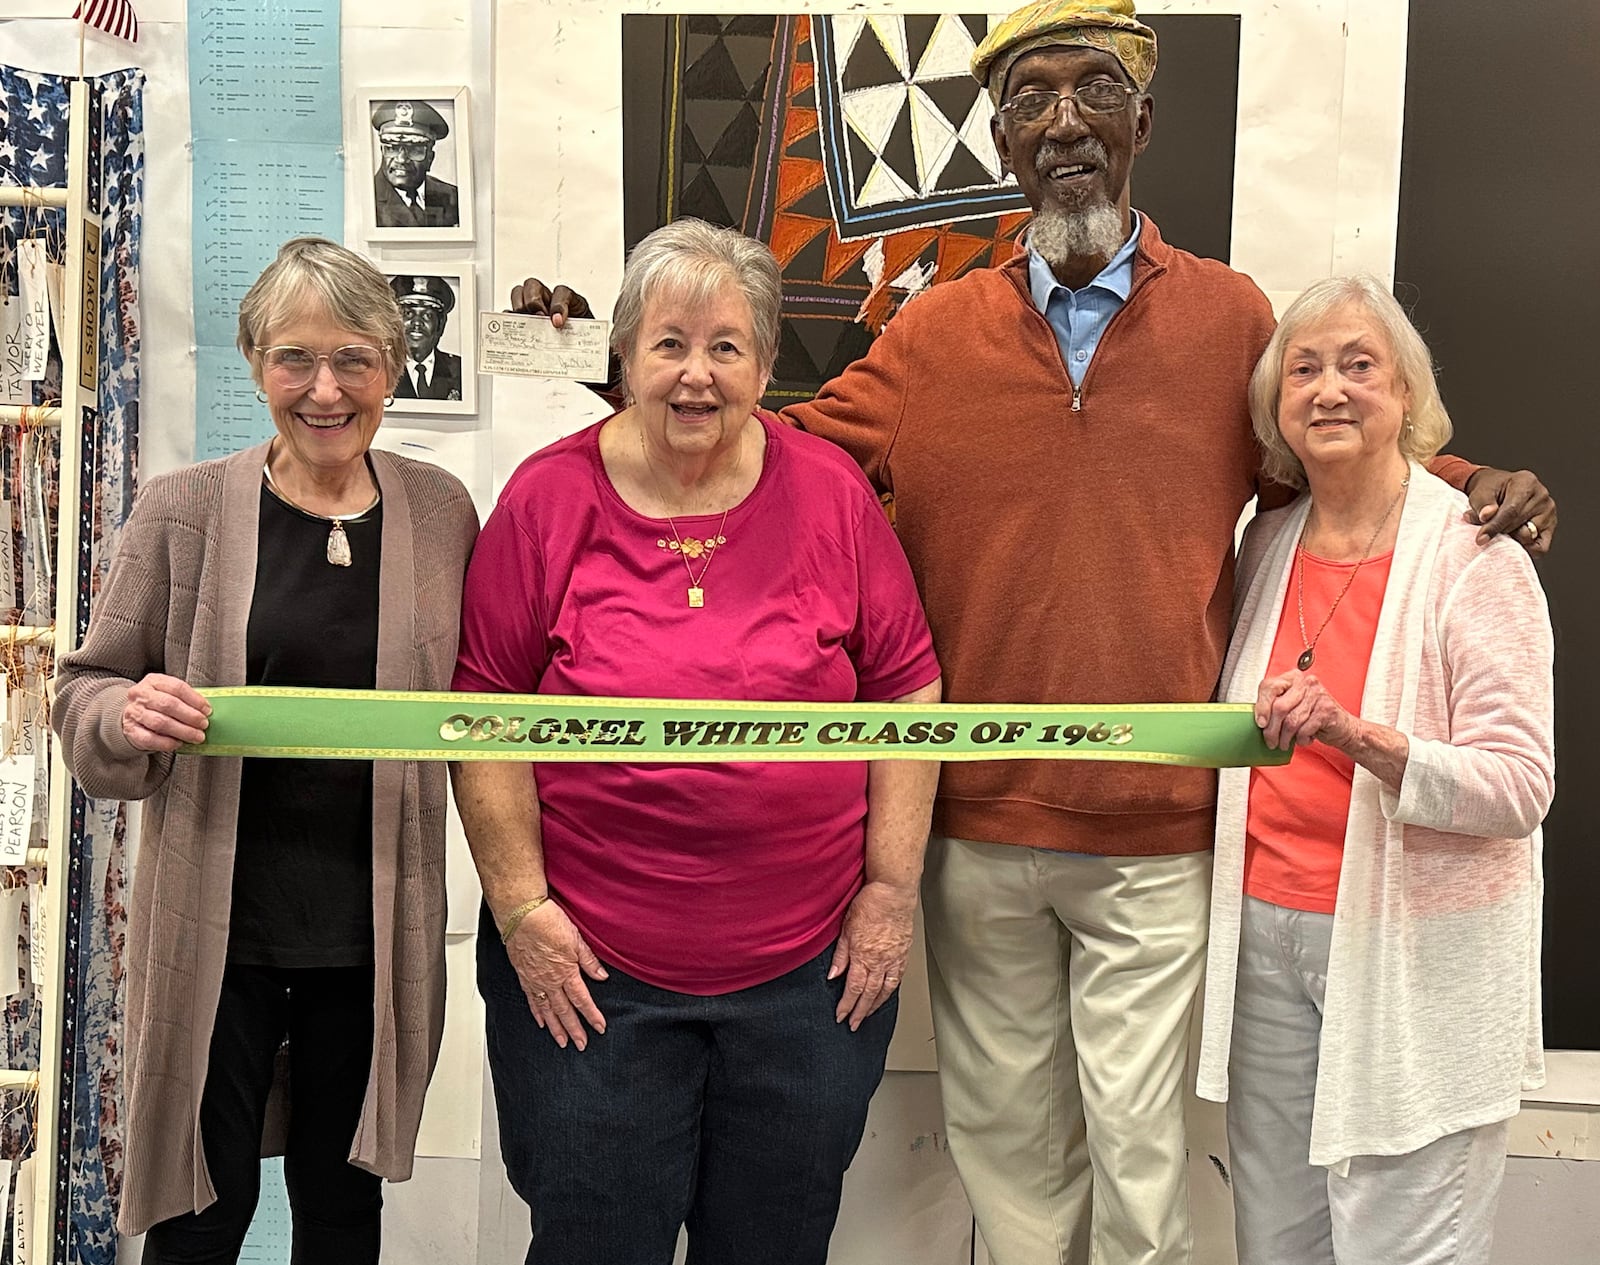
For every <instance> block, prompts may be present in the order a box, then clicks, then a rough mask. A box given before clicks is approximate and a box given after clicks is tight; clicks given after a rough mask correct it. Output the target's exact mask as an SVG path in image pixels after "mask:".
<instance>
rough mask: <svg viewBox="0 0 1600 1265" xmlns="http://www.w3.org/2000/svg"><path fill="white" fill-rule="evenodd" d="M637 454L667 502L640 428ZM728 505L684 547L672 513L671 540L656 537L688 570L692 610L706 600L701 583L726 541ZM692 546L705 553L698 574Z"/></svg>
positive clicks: (670, 524) (668, 516)
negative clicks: (712, 527) (706, 531)
mask: <svg viewBox="0 0 1600 1265" xmlns="http://www.w3.org/2000/svg"><path fill="white" fill-rule="evenodd" d="M639 455H640V456H641V457H643V458H644V466H645V469H646V470H648V471H649V472H650V482H651V483H653V484H655V489H656V495H657V496H659V497H661V503H662V504H663V505H665V504H666V503H667V498H666V497H665V496H663V495H662V492H661V481H660V480H659V479H657V478H656V468H655V466H653V465H651V464H650V453H649V451H648V450H647V449H646V448H645V446H644V431H643V430H641V431H640V432H639ZM732 508H733V507H732V506H731V505H730V506H729V507H728V509H732ZM728 509H725V510H723V511H722V521H721V522H720V523H718V524H717V530H716V532H715V533H714V534H712V535H710V536H707V537H706V538H705V539H704V540H701V539H700V538H699V537H697V536H690V537H689V539H688V541H687V546H688V547H687V548H686V547H685V541H684V539H683V537H681V536H680V535H678V524H677V522H676V521H674V519H673V517H672V515H671V514H668V515H667V516H666V518H667V526H668V527H670V528H671V529H672V543H671V544H668V543H667V541H666V539H665V538H661V539H658V540H657V541H656V547H657V548H658V549H670V550H672V552H673V553H675V554H677V555H678V557H679V558H680V559H681V560H682V562H683V569H684V570H685V571H686V572H688V573H689V608H690V609H691V610H700V609H701V608H702V607H704V606H705V604H706V590H705V583H704V581H705V578H706V572H707V571H709V570H711V559H712V558H714V557H716V553H717V550H718V549H719V548H721V547H722V546H723V545H725V544H727V543H728V538H727V537H726V536H724V535H723V534H722V529H723V528H724V527H726V526H727V525H728ZM691 550H692V551H693V552H694V554H695V556H696V557H699V556H700V555H701V554H704V555H705V562H703V563H702V564H701V566H700V574H699V575H696V574H695V573H694V568H693V567H692V566H690V565H689V554H690V551H691Z"/></svg>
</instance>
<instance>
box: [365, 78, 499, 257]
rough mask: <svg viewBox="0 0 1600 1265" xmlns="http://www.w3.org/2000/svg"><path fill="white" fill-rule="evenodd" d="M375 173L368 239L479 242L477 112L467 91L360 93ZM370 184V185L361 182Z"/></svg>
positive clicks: (378, 90)
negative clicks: (475, 224) (475, 232)
mask: <svg viewBox="0 0 1600 1265" xmlns="http://www.w3.org/2000/svg"><path fill="white" fill-rule="evenodd" d="M357 112H358V115H359V118H360V120H361V125H362V127H363V129H364V130H365V133H366V136H367V144H368V150H369V154H370V167H369V170H370V171H371V172H372V184H371V190H372V192H371V196H370V198H369V199H367V201H366V211H365V237H366V239H367V240H368V241H373V242H391V241H393V242H399V241H433V242H468V241H471V240H472V207H473V203H472V120H471V114H472V111H471V109H470V108H469V102H468V94H467V89H465V88H371V89H368V90H366V91H365V92H363V93H361V94H360V95H359V96H358V98H357ZM360 183H361V184H362V186H363V188H364V187H365V185H366V182H365V181H364V180H363V181H361V182H360Z"/></svg>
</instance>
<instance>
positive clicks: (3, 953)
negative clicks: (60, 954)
mask: <svg viewBox="0 0 1600 1265" xmlns="http://www.w3.org/2000/svg"><path fill="white" fill-rule="evenodd" d="M27 894H28V889H27V888H25V887H5V888H0V998H5V997H14V996H16V995H17V994H18V993H20V992H21V991H22V952H21V949H22V901H23V898H24V897H25V896H26V895H27ZM4 1219H5V1213H4V1212H3V1211H0V1222H3V1221H4Z"/></svg>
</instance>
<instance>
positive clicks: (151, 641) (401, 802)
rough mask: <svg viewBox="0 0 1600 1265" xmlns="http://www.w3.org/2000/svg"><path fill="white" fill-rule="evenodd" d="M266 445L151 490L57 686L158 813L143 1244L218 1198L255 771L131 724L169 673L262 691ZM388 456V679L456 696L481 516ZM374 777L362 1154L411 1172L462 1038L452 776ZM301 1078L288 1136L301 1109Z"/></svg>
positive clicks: (144, 867) (138, 978)
mask: <svg viewBox="0 0 1600 1265" xmlns="http://www.w3.org/2000/svg"><path fill="white" fill-rule="evenodd" d="M266 451H267V446H266V445H265V444H263V445H261V446H259V447H256V448H252V449H249V450H247V451H245V452H241V453H236V454H235V455H233V456H231V457H226V458H222V459H219V460H215V461H206V462H202V463H200V464H198V465H194V466H190V467H188V468H187V469H184V470H179V471H177V472H175V473H173V474H168V475H163V476H161V477H159V478H156V479H153V480H151V481H150V483H149V484H148V486H146V488H145V489H144V490H143V492H142V493H141V494H140V496H139V498H138V500H137V502H136V503H135V505H134V508H133V512H132V514H131V515H130V516H129V518H128V522H127V525H126V526H125V527H124V529H123V532H122V538H121V540H120V541H119V543H118V548H117V554H116V558H115V561H114V562H113V564H112V567H111V572H110V575H109V577H108V579H107V581H106V585H105V589H104V591H103V592H102V593H101V595H100V597H99V600H98V602H97V603H96V606H95V611H94V617H93V620H92V622H91V623H90V626H89V632H88V636H87V637H86V639H85V640H84V643H83V645H82V647H81V648H80V649H78V650H77V651H75V652H74V653H72V654H70V655H67V656H65V657H64V658H63V659H62V662H61V665H60V669H59V673H58V677H57V684H56V701H55V707H54V711H53V714H52V717H51V720H52V724H53V725H54V727H55V730H56V732H57V733H58V734H59V735H60V738H61V741H62V743H63V748H64V751H65V754H66V760H67V764H68V766H69V767H70V768H71V769H72V772H73V775H74V776H75V777H76V778H77V779H78V781H79V782H80V783H81V784H82V786H83V789H84V791H85V792H86V793H87V794H89V795H92V796H96V797H99V798H106V799H129V800H139V799H142V800H146V801H147V802H146V804H145V807H144V821H143V835H142V844H141V847H140V853H139V858H138V863H137V866H136V867H135V873H134V885H133V900H132V905H131V907H130V909H129V918H128V1014H127V1032H126V1047H125V1057H126V1064H125V1081H124V1084H125V1089H126V1096H127V1177H126V1181H125V1184H124V1186H123V1193H122V1206H121V1209H120V1212H119V1215H118V1220H117V1224H118V1227H119V1228H120V1229H121V1230H122V1232H123V1233H124V1234H138V1233H141V1232H143V1231H144V1230H145V1229H146V1228H147V1227H149V1226H150V1225H152V1224H153V1223H155V1222H157V1221H161V1220H164V1219H166V1218H168V1217H172V1216H176V1215H178V1214H180V1213H186V1212H190V1211H196V1212H198V1211H200V1210H201V1209H203V1208H205V1207H206V1206H207V1205H209V1204H211V1203H213V1202H214V1201H215V1199H216V1192H215V1190H214V1189H213V1187H212V1184H211V1178H210V1174H209V1173H208V1172H207V1169H206V1162H205V1151H204V1148H203V1145H202V1142H201V1138H200V1094H201V1090H202V1089H203V1088H204V1086H205V1082H206V1066H207V1061H208V1057H209V1052H210V1043H211V1029H212V1025H213V1023H214V1022H215V1019H216V1013H217V1001H218V998H219V996H220V995H221V991H222V970H223V965H224V963H225V961H226V958H227V949H228V919H229V906H230V903H231V899H232V888H233V860H234V843H235V838H234V836H235V829H236V826H237V822H238V811H239V774H240V767H241V761H240V760H238V759H236V758H224V757H211V756H190V755H181V756H172V755H161V754H152V753H149V752H145V751H140V750H138V749H136V748H135V747H133V746H132V745H131V744H130V743H129V742H128V741H127V739H126V738H125V737H124V736H123V733H122V729H121V725H120V715H121V712H122V707H123V703H124V701H125V700H126V698H127V693H128V689H129V686H130V685H131V684H133V683H134V682H136V681H138V680H139V679H140V678H141V677H143V676H144V675H145V674H146V673H149V672H165V673H169V674H170V675H172V676H177V677H182V678H183V679H184V680H186V681H188V682H189V683H190V684H191V685H193V686H194V687H195V688H196V689H198V690H200V691H201V692H202V693H204V692H205V689H206V687H207V686H221V685H241V684H243V683H244V679H245V627H246V623H247V621H248V619H249V616H250V602H251V597H252V594H253V592H254V587H255V576H256V534H257V525H258V519H259V514H260V509H259V506H260V496H261V466H262V462H263V461H264V459H265V457H266ZM371 455H372V465H373V469H374V471H375V472H376V474H377V479H378V487H379V490H380V491H381V492H382V494H383V559H382V570H381V576H380V579H379V587H378V664H377V686H378V688H379V689H391V690H406V689H410V690H437V689H447V688H449V682H450V673H451V670H452V667H453V665H454V663H455V655H456V637H457V632H458V622H459V617H460V598H461V577H462V574H463V572H464V571H465V568H466V563H467V556H468V554H469V553H470V552H471V549H472V543H473V540H474V539H475V538H476V536H477V530H478V523H477V516H476V514H475V512H474V511H473V507H472V501H471V498H469V497H468V495H467V492H466V489H465V488H463V487H462V486H461V484H460V483H459V482H458V481H457V480H456V479H454V478H453V477H452V476H450V475H448V474H446V473H445V472H444V471H442V470H440V469H438V468H436V467H434V466H429V465H424V464H422V463H420V462H416V461H408V460H406V459H405V458H403V457H397V456H393V455H391V454H389V453H384V452H376V451H375V452H373V453H372V454H371ZM372 781H373V797H372V803H373V809H372V872H373V874H372V914H373V932H374V941H373V954H374V967H375V971H374V977H375V979H376V980H377V987H376V989H375V996H374V1002H373V1007H374V1034H375V1037H374V1042H373V1053H372V1069H371V1073H370V1076H369V1079H368V1081H367V1093H366V1099H365V1101H364V1103H363V1105H362V1111H361V1121H360V1124H359V1125H358V1127H357V1130H356V1134H355V1137H354V1139H353V1140H352V1142H351V1146H350V1162H351V1163H352V1164H355V1165H357V1166H358V1167H360V1168H363V1169H366V1170H368V1171H369V1172H373V1173H376V1174H378V1175H380V1176H382V1177H386V1178H388V1179H390V1180H391V1181H403V1180H405V1179H406V1178H408V1177H410V1176H411V1165H412V1152H413V1150H414V1148H415V1145H416V1137H417V1128H418V1125H419V1123H420V1121H421V1117H422V1099H423V1094H424V1092H425V1091H426V1089H427V1085H428V1079H429V1077H430V1076H431V1075H432V1073H433V1066H434V1061H435V1059H436V1057H437V1055H438V1051H439V1040H440V1036H441V1033H442V1031H443V1027H444V979H445V976H444V920H445V888H444V821H445V793H446V792H445V782H446V775H445V768H444V765H442V764H415V763H398V762H390V761H378V762H375V763H374V765H373V778H372ZM284 1088H285V1087H284V1086H283V1085H282V1084H280V1085H279V1086H278V1087H276V1088H275V1090H274V1108H273V1112H272V1115H273V1118H274V1120H275V1122H276V1124H277V1126H278V1127H277V1128H276V1129H269V1134H277V1135H278V1136H281V1132H280V1131H281V1127H282V1124H283V1122H284V1121H285V1120H286V1119H287V1117H286V1115H285V1114H284V1113H285V1110H286V1109H287V1107H288V1103H287V1099H286V1093H285V1092H283V1091H284ZM270 1141H271V1138H269V1144H270ZM267 1153H272V1151H271V1148H270V1145H269V1148H268V1150H267Z"/></svg>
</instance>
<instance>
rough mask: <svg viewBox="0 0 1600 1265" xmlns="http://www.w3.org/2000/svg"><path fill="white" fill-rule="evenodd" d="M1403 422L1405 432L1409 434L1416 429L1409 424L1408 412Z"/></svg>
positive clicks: (1409, 416)
mask: <svg viewBox="0 0 1600 1265" xmlns="http://www.w3.org/2000/svg"><path fill="white" fill-rule="evenodd" d="M1405 422H1406V433H1407V434H1408V435H1409V434H1410V433H1411V432H1412V431H1414V430H1415V429H1416V427H1415V426H1413V425H1412V424H1411V414H1410V413H1409V412H1407V413H1406V417H1405Z"/></svg>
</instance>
